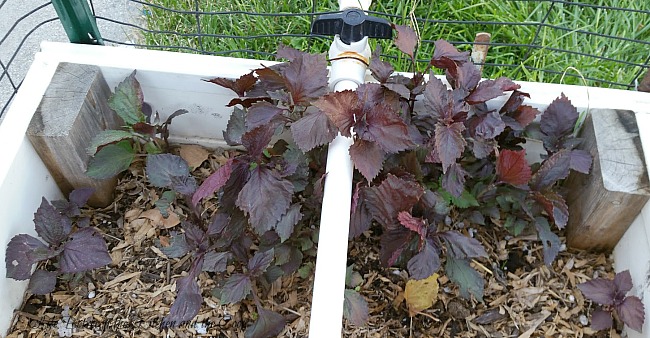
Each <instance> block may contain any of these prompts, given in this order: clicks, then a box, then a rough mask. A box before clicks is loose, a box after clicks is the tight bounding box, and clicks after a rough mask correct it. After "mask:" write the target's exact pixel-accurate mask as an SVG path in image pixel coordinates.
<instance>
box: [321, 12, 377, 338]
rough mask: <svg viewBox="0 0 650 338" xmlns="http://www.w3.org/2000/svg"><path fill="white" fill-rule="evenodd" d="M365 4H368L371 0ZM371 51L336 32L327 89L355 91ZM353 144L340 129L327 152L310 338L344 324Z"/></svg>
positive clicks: (332, 333)
mask: <svg viewBox="0 0 650 338" xmlns="http://www.w3.org/2000/svg"><path fill="white" fill-rule="evenodd" d="M343 2H346V1H339V3H340V4H341V3H343ZM348 2H349V1H348ZM353 2H355V3H357V4H358V3H359V1H356V0H355V1H353ZM367 3H368V5H369V1H367ZM341 6H343V5H341ZM342 9H343V8H342ZM370 55H371V51H370V46H368V38H367V37H365V38H363V39H362V40H361V41H358V42H353V43H352V44H350V45H347V44H345V43H343V42H342V41H341V39H340V38H339V36H338V35H337V36H336V37H334V42H333V43H332V47H331V48H330V51H329V58H330V61H331V65H332V66H331V68H330V88H331V89H333V90H335V91H342V90H348V89H349V90H354V89H356V88H357V87H358V86H359V85H360V84H362V83H364V82H365V78H366V69H367V65H368V64H369V62H370ZM352 143H353V140H352V138H349V137H344V136H342V135H341V134H339V135H338V136H337V137H336V138H335V139H334V141H332V142H331V143H330V145H329V150H328V152H327V167H326V172H327V176H326V178H325V186H324V192H323V204H322V212H321V220H320V232H319V235H318V254H317V256H316V271H315V277H314V289H313V290H314V291H313V296H312V303H311V319H310V323H309V338H334V337H340V336H341V330H342V328H343V299H344V293H345V272H346V268H347V255H348V233H349V230H350V208H351V205H352V173H353V168H354V167H353V164H352V159H351V158H350V152H349V149H350V146H351V145H352Z"/></svg>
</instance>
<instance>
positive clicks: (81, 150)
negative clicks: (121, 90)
mask: <svg viewBox="0 0 650 338" xmlns="http://www.w3.org/2000/svg"><path fill="white" fill-rule="evenodd" d="M110 95H111V90H110V88H109V87H108V84H107V83H106V80H104V77H103V76H102V73H101V71H100V70H99V68H98V67H96V66H89V65H81V64H73V63H61V64H60V65H59V67H58V69H57V71H56V73H55V74H54V76H53V77H52V81H51V83H50V84H49V87H48V88H47V90H46V91H45V95H44V96H43V98H42V99H41V103H40V105H39V107H38V109H37V111H36V113H35V114H34V116H33V117H32V120H31V122H30V125H29V128H28V129H27V136H28V138H29V140H30V141H31V142H32V144H33V145H34V148H35V149H36V152H37V153H38V155H39V156H40V157H41V159H42V160H43V162H44V163H45V165H46V166H47V168H48V169H49V171H50V173H51V174H52V176H53V178H54V180H55V181H56V183H57V184H58V185H59V188H60V189H61V191H62V192H63V193H64V194H66V195H67V194H69V193H70V192H71V191H72V190H73V189H75V188H81V187H92V188H94V189H95V194H94V195H93V196H92V197H91V198H90V200H89V201H88V204H89V205H92V206H98V207H104V206H107V205H109V204H110V203H111V202H112V201H113V191H114V189H115V184H116V182H117V179H116V178H114V179H108V180H96V179H92V178H90V177H88V176H86V168H87V163H88V159H89V155H88V154H87V153H86V148H87V147H88V145H90V141H91V140H92V138H93V137H94V136H95V135H97V133H99V132H100V131H102V130H104V129H116V128H118V127H119V126H121V125H123V123H122V121H121V120H120V118H119V117H118V116H117V115H116V114H115V112H113V111H112V110H111V109H110V108H109V107H108V98H109V97H110Z"/></svg>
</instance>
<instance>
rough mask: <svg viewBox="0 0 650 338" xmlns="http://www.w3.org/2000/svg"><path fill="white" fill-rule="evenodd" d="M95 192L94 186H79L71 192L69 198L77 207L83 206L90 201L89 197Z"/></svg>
mask: <svg viewBox="0 0 650 338" xmlns="http://www.w3.org/2000/svg"><path fill="white" fill-rule="evenodd" d="M93 193H95V189H94V188H77V189H75V190H72V192H70V195H69V196H68V199H69V200H70V203H73V204H74V205H76V206H77V207H83V206H84V205H86V202H88V199H90V196H92V195H93Z"/></svg>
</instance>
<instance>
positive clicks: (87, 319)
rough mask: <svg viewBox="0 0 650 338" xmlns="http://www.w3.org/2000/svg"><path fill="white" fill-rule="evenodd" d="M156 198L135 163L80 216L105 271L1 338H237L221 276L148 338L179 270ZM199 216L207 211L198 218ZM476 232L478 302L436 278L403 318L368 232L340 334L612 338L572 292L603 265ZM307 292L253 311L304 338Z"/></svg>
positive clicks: (600, 273) (244, 307)
mask: <svg viewBox="0 0 650 338" xmlns="http://www.w3.org/2000/svg"><path fill="white" fill-rule="evenodd" d="M199 153H201V152H200V151H199ZM197 156H200V157H199V159H198V163H201V161H203V165H202V166H201V167H200V168H199V169H197V170H198V173H199V176H203V177H206V176H207V175H209V173H210V172H211V170H212V169H211V168H215V167H218V166H219V165H220V164H222V163H224V161H225V160H226V159H227V157H228V156H229V154H228V152H223V151H217V152H214V153H201V154H200V155H197ZM201 159H203V160H201ZM195 161H197V160H196V159H195ZM188 162H189V161H188ZM159 193H160V191H157V190H155V189H152V188H151V187H148V186H147V185H146V184H145V180H144V177H143V170H142V163H141V162H139V163H135V164H134V165H133V166H132V168H131V169H130V173H128V174H127V175H126V176H125V178H123V179H122V180H121V181H120V182H119V185H118V188H117V191H116V199H115V202H114V203H113V204H112V205H111V206H109V207H108V208H105V209H100V210H97V209H95V210H91V209H87V210H85V212H87V213H88V215H91V216H92V222H93V223H92V224H93V225H94V226H96V227H97V228H98V229H99V230H100V231H101V232H102V233H104V237H105V239H106V240H107V242H108V244H109V252H110V254H111V257H112V259H113V264H112V266H110V267H106V268H101V269H97V270H95V271H93V272H92V273H88V274H87V275H86V276H84V277H83V278H81V279H79V280H70V281H62V280H59V283H58V285H57V290H56V291H55V292H53V293H51V294H50V295H46V296H35V295H30V294H28V295H26V299H25V301H24V305H23V307H22V309H21V310H20V311H17V312H16V313H15V315H14V321H13V326H12V329H11V330H10V334H9V335H8V336H7V337H11V338H16V337H57V336H75V337H237V338H239V337H242V338H243V337H244V333H243V332H244V330H245V328H246V326H247V325H248V324H249V323H252V321H253V320H252V318H253V317H254V316H255V315H256V314H255V306H254V304H253V302H252V301H244V302H242V303H240V304H237V305H220V303H219V299H218V298H217V297H214V296H213V295H212V294H211V291H212V289H213V288H214V287H216V286H218V285H217V283H216V282H215V280H223V278H222V277H223V276H215V275H212V277H215V278H214V279H213V278H211V276H210V275H208V274H207V273H203V274H201V276H200V281H199V285H200V286H201V288H202V290H203V296H204V302H203V304H202V308H201V310H200V312H199V315H198V316H197V317H196V318H195V319H194V320H192V322H190V323H187V324H184V325H182V326H180V327H178V328H169V329H161V328H160V323H161V321H162V319H163V317H164V316H165V315H166V314H167V313H168V312H169V308H170V306H171V304H172V302H173V301H174V299H175V296H176V294H175V292H174V290H175V280H176V279H177V278H178V277H180V276H181V274H182V273H183V271H185V270H187V267H188V266H189V264H190V262H189V260H188V258H181V259H168V258H166V257H165V256H164V255H163V254H162V252H160V251H159V250H158V249H157V248H156V247H155V245H154V244H155V240H159V241H165V240H166V239H167V238H168V237H169V235H170V231H174V230H177V227H176V225H177V224H178V218H174V217H170V218H168V219H164V218H162V216H161V215H160V212H158V211H157V210H156V208H155V206H154V204H153V203H154V201H156V200H157V199H158V194H159ZM211 207H212V208H215V206H207V207H206V208H207V209H208V210H209V209H210V208H211ZM176 211H179V212H181V213H183V212H184V211H183V210H180V209H179V210H176ZM476 230H477V232H476V234H475V235H474V236H475V237H476V238H478V239H479V240H480V241H481V242H482V243H483V245H484V246H485V248H486V250H487V251H488V254H489V258H488V259H480V260H475V261H474V262H473V264H472V265H473V267H474V268H475V269H477V270H478V271H479V272H480V273H481V274H482V275H483V276H484V277H485V281H486V283H485V285H486V287H485V296H484V302H482V303H481V302H478V301H476V300H465V299H463V298H461V297H459V292H458V288H457V287H456V286H455V285H454V284H453V283H452V282H450V281H449V280H448V279H447V277H445V276H444V272H443V273H442V274H443V276H442V277H440V278H439V283H440V293H439V295H438V300H437V302H436V303H435V304H434V305H433V307H432V308H430V309H428V310H425V311H423V312H421V313H420V314H417V315H416V316H414V317H410V316H409V312H408V309H407V306H406V304H405V302H404V287H405V284H406V281H407V279H408V276H407V273H406V271H405V270H403V269H397V268H390V269H386V268H383V267H381V265H380V263H379V239H378V236H376V234H377V231H376V229H374V228H373V229H371V230H370V231H368V232H366V233H365V234H364V235H363V236H362V237H361V238H360V239H357V240H355V241H353V242H351V244H350V248H349V259H348V261H349V263H350V264H354V267H355V270H356V271H358V272H359V273H360V274H361V276H362V277H363V282H362V284H361V286H360V287H359V288H358V289H359V292H360V293H361V294H362V295H363V296H364V297H365V298H366V300H367V301H368V302H369V308H370V321H369V323H368V324H367V325H366V326H364V327H354V326H352V325H351V324H348V323H344V329H343V336H344V337H359V338H361V337H520V338H528V337H620V336H619V334H618V333H617V332H620V327H619V328H618V329H619V330H618V331H617V330H614V329H612V330H611V332H604V331H603V332H595V331H593V330H592V329H590V328H589V324H588V318H589V317H590V313H591V311H593V306H594V305H593V304H591V302H589V301H588V300H585V299H584V297H583V296H582V294H581V293H580V291H579V290H578V289H577V287H576V285H577V284H578V283H581V282H584V281H587V280H590V279H592V278H594V277H607V278H613V276H614V271H613V267H612V260H611V258H610V257H608V256H607V255H604V254H592V253H586V252H576V251H573V250H564V251H562V252H560V254H559V256H558V258H557V259H556V260H555V262H553V264H552V266H550V267H548V266H545V265H544V264H543V258H542V244H541V243H540V242H539V241H537V240H535V237H534V236H519V237H514V238H513V237H510V236H508V235H507V233H505V232H503V231H501V229H498V228H493V227H479V228H478V229H476ZM305 261H306V262H305V264H313V263H314V262H315V258H314V257H310V256H306V257H305ZM233 270H235V266H229V267H228V273H230V272H232V271H233ZM219 277H221V278H219ZM312 284H313V274H312V275H310V276H307V277H306V278H301V277H300V276H299V274H297V273H295V274H293V275H291V276H288V277H283V278H281V279H280V280H278V281H277V282H276V283H274V284H273V285H271V286H270V288H269V290H268V291H267V292H266V294H265V295H264V300H265V304H264V305H265V306H266V307H268V308H271V309H273V310H275V311H278V312H279V313H281V314H282V315H284V316H285V318H286V319H287V326H286V329H285V330H284V332H283V333H282V334H281V335H280V336H281V337H307V336H308V331H309V313H310V302H311V292H312Z"/></svg>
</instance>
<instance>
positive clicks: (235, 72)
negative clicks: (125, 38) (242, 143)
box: [0, 42, 650, 337]
mask: <svg viewBox="0 0 650 338" xmlns="http://www.w3.org/2000/svg"><path fill="white" fill-rule="evenodd" d="M42 51H43V53H39V54H37V56H36V57H35V62H34V64H33V69H30V72H29V73H28V75H27V77H26V78H25V81H24V83H23V85H22V87H21V90H20V91H19V93H18V95H17V96H16V97H15V98H14V102H13V104H12V106H11V108H10V109H9V110H8V111H7V112H6V113H5V116H4V118H3V120H1V121H0V144H2V145H3V147H1V148H0V151H1V154H2V158H3V159H5V160H3V161H0V189H4V188H5V186H6V183H7V182H8V181H11V179H8V178H7V177H8V173H9V171H13V170H14V169H13V168H12V162H15V160H13V159H16V158H18V156H17V154H19V153H20V156H23V155H24V156H26V157H30V156H34V153H33V148H31V145H29V146H25V138H24V131H25V129H26V127H27V125H28V124H29V120H30V119H31V116H32V114H33V113H34V111H35V110H36V107H37V106H38V103H39V101H40V100H39V99H38V98H40V96H42V94H43V93H44V92H45V88H46V87H47V84H48V83H49V80H50V79H51V77H52V75H53V73H54V71H55V70H56V66H57V65H58V62H60V61H65V62H78V63H82V64H94V65H98V66H100V68H102V69H103V70H104V69H109V68H121V69H124V71H128V70H132V69H149V70H151V71H156V72H159V73H161V74H164V73H176V74H186V73H187V74H195V75H198V76H206V74H210V75H212V76H223V77H236V76H240V75H242V74H243V73H242V69H244V68H245V67H243V68H242V67H237V68H236V69H235V68H233V67H232V66H231V64H230V62H228V63H226V62H221V60H231V61H232V62H233V64H237V65H239V64H246V65H249V66H250V67H251V69H252V68H257V67H259V65H260V64H262V63H264V64H271V62H267V61H259V60H242V59H234V58H215V57H211V56H204V55H190V54H178V53H170V52H158V51H148V50H138V49H127V48H115V47H98V46H85V45H73V44H67V43H51V42H44V43H43V44H42ZM152 60H155V62H152ZM224 66H225V67H224ZM366 81H371V77H369V76H366ZM517 83H518V84H520V85H521V86H522V88H521V90H522V91H525V92H528V93H531V98H530V99H529V100H527V101H526V104H530V105H532V106H535V107H538V108H540V109H544V108H545V107H546V106H547V105H548V104H549V103H550V102H551V101H552V100H553V99H555V98H556V97H557V96H559V95H560V93H562V92H563V93H564V94H565V95H567V96H568V97H569V99H570V100H571V101H572V103H573V104H574V105H575V106H576V107H578V110H579V111H584V110H586V109H587V107H590V108H610V109H629V110H633V111H635V112H637V120H638V121H639V127H640V129H641V132H640V134H641V139H642V143H643V148H644V149H645V154H646V163H650V161H649V160H648V159H649V157H650V94H648V93H642V92H632V91H625V90H616V89H605V88H588V87H582V86H573V85H558V84H544V83H532V82H523V81H517ZM184 89H185V88H184ZM179 90H180V89H179ZM506 98H507V97H502V98H498V99H495V101H493V102H496V104H501V103H503V102H504V101H505V99H506ZM180 139H183V138H182V137H181V138H180ZM187 141H192V142H195V143H199V144H203V143H202V141H201V140H199V141H196V140H187ZM211 142H216V143H218V142H219V141H218V140H217V141H211ZM30 149H31V150H30ZM37 162H39V163H41V167H42V162H40V160H38V159H37ZM14 165H15V163H14ZM23 168H24V171H27V170H30V175H31V173H32V171H31V170H33V168H32V167H30V166H27V167H23ZM24 171H23V170H22V169H21V172H24ZM23 176H24V175H23ZM43 179H44V181H43V182H45V184H50V185H51V183H52V182H51V181H52V180H51V178H49V183H48V181H47V179H48V176H47V175H46V174H44V176H43ZM34 183H35V182H30V183H28V184H25V186H34ZM22 190H23V191H25V192H26V197H24V199H23V200H20V201H19V202H20V203H19V204H21V205H23V208H21V209H20V210H23V209H25V210H27V209H29V212H27V214H28V216H30V217H31V213H33V211H34V210H35V207H33V208H32V207H30V206H29V205H27V204H28V203H25V201H27V202H29V203H33V201H34V200H36V201H38V202H40V198H41V196H43V195H45V196H46V197H49V198H55V197H56V194H57V192H56V190H55V191H44V192H39V191H34V190H31V189H24V188H23V189H22ZM4 191H5V190H0V194H2V195H4ZM30 194H31V195H30ZM59 194H60V193H59ZM27 195H29V196H27ZM36 206H37V204H36ZM7 210H13V213H14V214H15V213H16V212H15V211H16V210H18V209H7ZM334 212H341V211H340V210H336V211H334ZM0 215H2V216H0V217H2V222H5V221H6V219H7V218H6V216H4V215H7V213H4V212H0ZM20 226H21V227H30V226H31V221H30V220H28V222H26V223H21V225H20ZM1 229H2V235H1V236H0V238H3V239H4V243H0V244H4V247H6V243H7V242H8V239H7V238H10V237H11V236H9V237H7V234H10V232H11V231H14V230H15V229H7V228H6V227H2V228H1ZM648 229H650V206H649V205H646V207H645V208H644V209H643V212H642V214H640V215H639V216H638V217H637V219H636V220H635V222H634V223H633V225H632V226H631V227H630V230H628V232H627V233H626V234H625V236H624V238H623V239H622V240H621V242H620V243H619V244H618V245H617V247H616V250H615V252H614V257H615V265H616V271H621V270H623V269H630V270H631V272H632V277H633V281H634V283H635V285H636V286H637V287H636V289H635V290H633V292H637V294H639V295H645V297H644V303H645V306H646V309H650V293H649V291H648V290H650V283H649V282H648V281H647V279H646V276H645V274H646V273H647V271H648V262H649V261H650V231H649V230H648ZM20 232H28V231H26V230H24V228H23V229H21V230H20ZM341 241H344V242H346V243H347V238H346V239H345V240H343V239H341ZM346 245H347V244H346ZM0 251H1V250H0ZM3 253H4V252H3ZM0 261H2V260H1V259H0ZM0 275H4V274H0ZM325 280H327V277H326V279H325ZM0 289H2V290H5V288H4V287H2V288H0ZM7 290H9V289H7ZM22 290H24V287H23V288H22ZM14 291H15V289H11V291H8V292H10V293H11V292H14ZM19 294H21V295H22V291H20V292H19ZM3 299H7V298H3ZM11 316H12V315H11V310H8V311H7V309H5V308H4V307H2V308H0V334H3V333H4V332H6V331H5V330H6V327H5V326H3V325H2V324H3V323H8V322H9V321H10V319H11ZM648 318H650V317H648ZM648 322H650V320H648V321H646V326H645V327H644V332H649V331H650V327H649V326H648ZM338 332H339V333H338V334H340V330H339V331H338ZM630 337H643V336H642V335H634V332H633V331H631V332H630Z"/></svg>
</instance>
